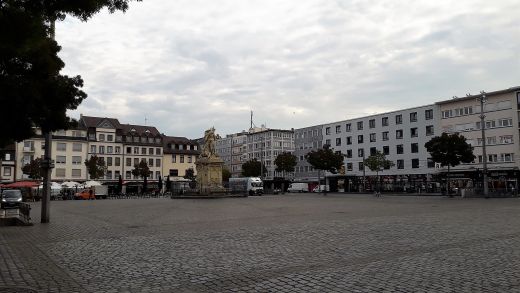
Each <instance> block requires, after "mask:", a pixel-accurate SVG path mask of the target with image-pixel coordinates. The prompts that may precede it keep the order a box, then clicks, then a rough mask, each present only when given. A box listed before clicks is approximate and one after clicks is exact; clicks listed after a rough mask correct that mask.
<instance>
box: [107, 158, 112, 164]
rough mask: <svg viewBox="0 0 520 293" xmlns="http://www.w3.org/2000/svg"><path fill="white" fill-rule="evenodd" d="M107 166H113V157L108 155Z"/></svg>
mask: <svg viewBox="0 0 520 293" xmlns="http://www.w3.org/2000/svg"><path fill="white" fill-rule="evenodd" d="M107 166H112V157H107Z"/></svg>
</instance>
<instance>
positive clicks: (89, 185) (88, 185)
mask: <svg viewBox="0 0 520 293" xmlns="http://www.w3.org/2000/svg"><path fill="white" fill-rule="evenodd" d="M101 185H102V184H101V183H100V182H98V181H94V180H90V181H87V182H85V183H83V186H84V187H85V188H90V187H92V186H101Z"/></svg>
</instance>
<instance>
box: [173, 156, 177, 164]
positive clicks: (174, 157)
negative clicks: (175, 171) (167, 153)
mask: <svg viewBox="0 0 520 293" xmlns="http://www.w3.org/2000/svg"><path fill="white" fill-rule="evenodd" d="M172 163H177V155H172Z"/></svg>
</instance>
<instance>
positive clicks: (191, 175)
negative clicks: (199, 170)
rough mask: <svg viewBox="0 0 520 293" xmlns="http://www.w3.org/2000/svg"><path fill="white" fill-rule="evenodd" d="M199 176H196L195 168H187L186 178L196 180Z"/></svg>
mask: <svg viewBox="0 0 520 293" xmlns="http://www.w3.org/2000/svg"><path fill="white" fill-rule="evenodd" d="M196 178H197V176H195V170H193V168H188V169H186V173H185V174H184V179H188V180H190V181H195V179H196Z"/></svg>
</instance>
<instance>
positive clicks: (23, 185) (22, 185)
mask: <svg viewBox="0 0 520 293" xmlns="http://www.w3.org/2000/svg"><path fill="white" fill-rule="evenodd" d="M38 185H40V183H39V182H35V181H18V182H14V183H10V184H6V185H4V186H3V188H31V187H38Z"/></svg>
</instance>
